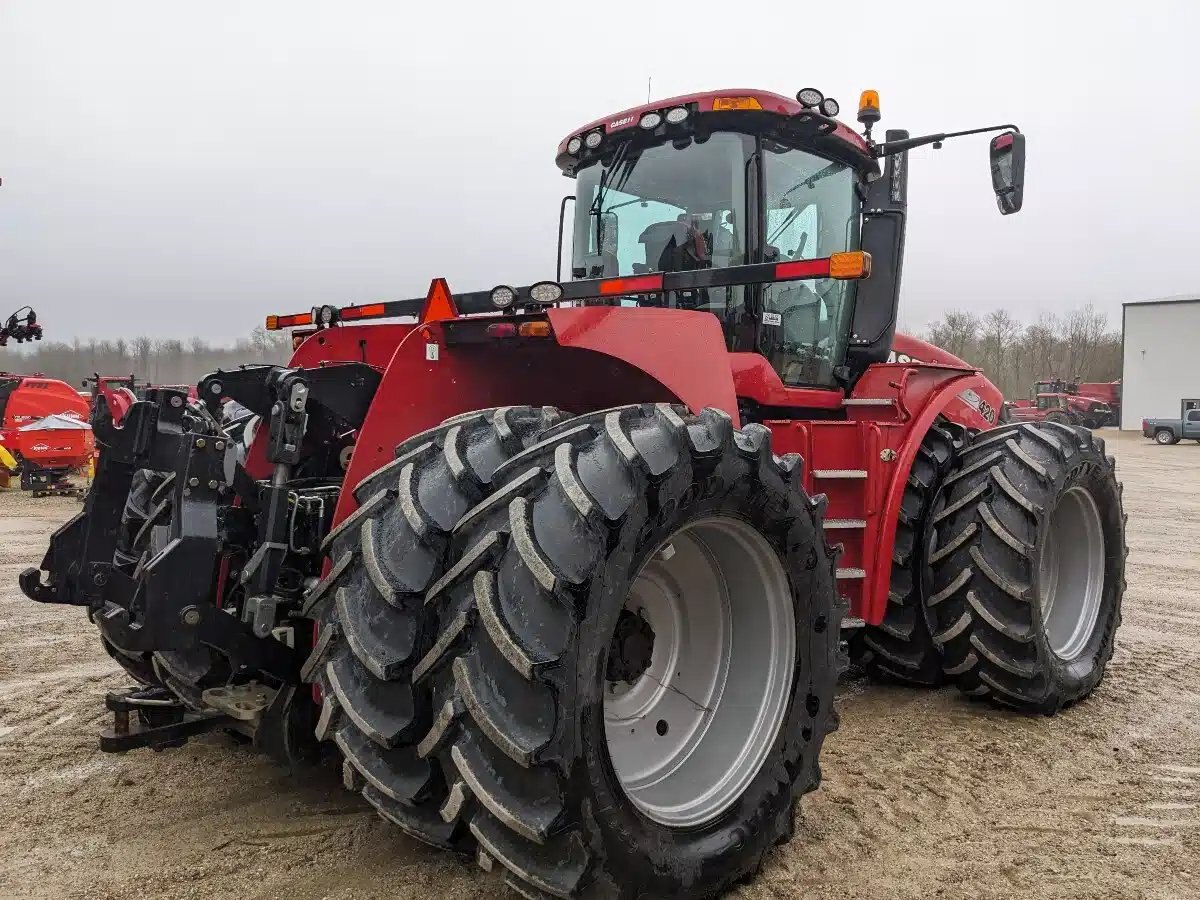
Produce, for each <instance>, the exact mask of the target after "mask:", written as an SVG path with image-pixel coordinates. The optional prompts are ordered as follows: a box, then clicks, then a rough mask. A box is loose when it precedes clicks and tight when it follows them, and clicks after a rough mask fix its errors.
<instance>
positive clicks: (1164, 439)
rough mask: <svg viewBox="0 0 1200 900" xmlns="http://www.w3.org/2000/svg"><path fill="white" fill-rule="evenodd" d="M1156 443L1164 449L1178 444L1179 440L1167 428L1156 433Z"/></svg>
mask: <svg viewBox="0 0 1200 900" xmlns="http://www.w3.org/2000/svg"><path fill="white" fill-rule="evenodd" d="M1154 443H1156V444H1159V445H1160V446H1163V447H1169V446H1171V445H1172V444H1178V443H1179V438H1177V437H1175V435H1174V434H1173V433H1172V432H1170V431H1169V430H1167V429H1166V428H1161V429H1159V430H1158V431H1156V432H1154Z"/></svg>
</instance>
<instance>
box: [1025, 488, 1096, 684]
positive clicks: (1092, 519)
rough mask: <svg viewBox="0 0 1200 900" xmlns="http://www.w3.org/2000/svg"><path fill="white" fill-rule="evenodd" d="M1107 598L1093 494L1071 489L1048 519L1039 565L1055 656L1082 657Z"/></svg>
mask: <svg viewBox="0 0 1200 900" xmlns="http://www.w3.org/2000/svg"><path fill="white" fill-rule="evenodd" d="M1103 594H1104V530H1103V528H1102V526H1101V521H1100V510H1099V508H1098V507H1097V506H1096V501H1095V499H1093V497H1092V495H1091V492H1090V491H1088V490H1087V489H1085V488H1082V487H1073V488H1071V489H1070V490H1068V491H1067V492H1066V493H1065V494H1063V496H1062V499H1060V500H1059V502H1058V506H1057V507H1056V508H1055V510H1054V513H1053V515H1052V516H1051V517H1050V524H1049V527H1048V528H1047V532H1046V540H1045V543H1044V545H1043V547H1042V555H1041V560H1040V561H1039V563H1038V597H1039V601H1040V604H1041V609H1042V627H1043V628H1044V629H1045V632H1046V639H1047V640H1048V641H1049V643H1050V649H1051V650H1052V651H1053V652H1054V654H1055V656H1057V657H1059V658H1060V659H1062V660H1066V661H1070V660H1073V659H1075V658H1076V657H1078V656H1079V655H1080V654H1081V653H1083V651H1084V649H1085V648H1086V647H1087V645H1088V643H1089V641H1090V640H1091V638H1092V632H1093V631H1094V630H1095V628H1096V620H1097V619H1098V618H1099V615H1100V599H1101V597H1102V596H1103Z"/></svg>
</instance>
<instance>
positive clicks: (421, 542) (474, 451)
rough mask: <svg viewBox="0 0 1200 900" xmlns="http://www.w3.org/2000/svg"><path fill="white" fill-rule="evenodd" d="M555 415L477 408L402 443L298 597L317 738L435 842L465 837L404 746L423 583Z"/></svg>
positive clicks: (367, 788) (438, 788)
mask: <svg viewBox="0 0 1200 900" xmlns="http://www.w3.org/2000/svg"><path fill="white" fill-rule="evenodd" d="M562 419H563V415H562V413H560V412H559V411H558V410H556V409H552V408H549V407H544V408H543V407H506V408H500V409H491V410H482V411H480V412H474V413H469V414H467V415H464V416H459V417H456V418H454V419H451V420H448V421H447V422H444V423H443V424H442V425H440V426H438V427H437V428H434V429H431V430H429V431H426V432H423V433H421V434H419V435H416V436H414V437H412V438H410V439H409V440H407V441H405V442H404V443H402V444H401V445H400V446H399V447H397V448H396V458H395V459H394V460H392V461H391V462H389V463H388V464H387V465H385V466H383V467H382V468H380V469H378V470H377V471H376V472H374V473H373V474H371V475H370V476H368V477H367V478H366V479H364V480H363V482H362V483H361V484H360V485H359V486H358V487H357V488H356V489H355V498H356V499H357V500H358V502H359V507H358V510H357V511H356V512H355V513H354V514H352V515H351V516H349V517H348V518H347V519H346V520H345V521H344V522H342V523H341V524H340V525H339V526H338V527H337V528H335V529H334V531H333V532H332V533H331V534H330V535H329V536H328V537H327V538H326V541H325V548H326V550H327V552H328V553H329V556H330V559H331V560H332V568H331V569H330V571H329V573H328V574H327V575H326V577H325V578H324V579H323V580H322V581H321V582H320V583H319V584H318V585H317V586H316V587H315V588H314V589H313V590H312V591H311V592H310V594H309V595H308V596H307V597H306V600H305V612H306V615H310V616H312V617H313V618H315V619H317V621H318V622H319V623H320V631H319V636H318V638H317V643H316V646H315V648H314V650H313V653H312V655H311V656H310V657H309V659H308V661H307V662H306V663H305V666H304V669H303V672H302V675H303V677H304V678H305V680H306V681H311V682H315V683H316V684H318V685H319V686H320V688H321V692H322V697H323V705H322V708H321V714H320V718H319V720H318V723H317V737H318V738H320V739H321V740H330V741H334V742H335V743H336V744H337V746H338V748H339V750H340V751H341V754H342V757H343V774H344V778H345V781H346V786H347V787H348V788H351V789H353V790H361V791H362V793H363V795H364V796H365V797H366V799H367V800H368V801H369V802H370V803H371V804H372V805H373V806H374V807H375V808H376V809H377V810H378V811H379V812H380V813H381V814H382V815H383V816H384V817H385V818H387V819H389V820H391V821H392V822H394V823H395V824H397V825H399V826H400V827H401V828H402V829H403V830H404V831H406V832H407V833H408V834H410V835H411V836H413V837H416V838H417V839H419V840H421V841H424V842H426V843H429V844H433V845H435V846H439V847H452V848H454V847H461V846H462V844H463V841H464V839H465V835H464V829H462V828H461V827H460V826H459V823H458V822H449V823H447V822H446V821H444V820H443V819H442V818H441V817H440V816H439V815H438V808H439V806H440V805H441V804H442V803H443V802H444V801H445V797H446V787H445V784H444V783H443V780H442V776H441V772H440V770H439V769H438V767H437V766H436V765H434V764H433V762H432V761H431V760H428V759H424V758H422V757H421V756H420V755H419V754H418V753H417V751H416V748H415V746H414V744H415V743H416V741H417V740H418V739H419V738H420V737H421V736H422V735H423V734H424V733H425V732H426V731H428V729H429V727H430V704H429V701H428V697H427V694H423V693H417V692H414V690H413V685H412V668H413V665H414V664H415V663H416V662H417V660H419V659H420V656H421V654H423V653H424V652H426V651H427V650H428V648H429V644H430V641H431V640H432V629H431V628H430V627H429V626H428V625H427V615H426V610H425V604H424V598H425V592H426V590H427V589H428V588H429V587H430V586H431V585H432V584H433V583H434V582H435V581H437V579H438V578H440V577H441V576H442V574H443V573H444V571H445V566H446V554H447V551H448V548H449V544H450V532H451V530H452V529H453V527H454V525H455V523H456V522H458V520H459V519H460V518H461V517H462V515H463V514H464V513H465V512H466V511H467V510H468V509H470V508H471V507H472V506H474V505H475V504H477V503H479V502H480V501H481V500H483V498H484V497H485V496H486V495H487V493H488V491H489V489H490V484H491V479H492V475H493V473H494V472H495V471H496V469H497V467H499V466H500V465H501V464H503V463H504V462H505V461H506V460H508V459H509V458H510V457H512V456H514V455H515V454H517V453H520V452H521V451H522V450H523V449H524V447H525V446H526V445H527V444H530V443H533V442H534V441H535V440H536V438H537V436H538V435H540V434H541V433H542V432H543V431H545V430H546V429H548V428H550V427H552V426H554V425H556V424H557V423H558V422H560V421H561V420H562Z"/></svg>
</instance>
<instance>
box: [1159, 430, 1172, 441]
mask: <svg viewBox="0 0 1200 900" xmlns="http://www.w3.org/2000/svg"><path fill="white" fill-rule="evenodd" d="M1157 439H1158V442H1159V443H1160V444H1169V443H1171V436H1170V435H1169V434H1167V433H1166V432H1165V431H1160V432H1159V433H1158V435H1157Z"/></svg>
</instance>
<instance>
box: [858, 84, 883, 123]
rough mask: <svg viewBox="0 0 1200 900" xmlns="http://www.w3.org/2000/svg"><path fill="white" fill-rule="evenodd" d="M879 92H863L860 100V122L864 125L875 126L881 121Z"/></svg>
mask: <svg viewBox="0 0 1200 900" xmlns="http://www.w3.org/2000/svg"><path fill="white" fill-rule="evenodd" d="M880 115H881V114H880V112H879V91H863V92H862V94H861V95H860V96H859V98H858V121H860V122H862V123H863V124H864V125H867V124H873V123H875V122H878V121H879V119H880Z"/></svg>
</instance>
